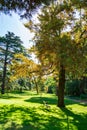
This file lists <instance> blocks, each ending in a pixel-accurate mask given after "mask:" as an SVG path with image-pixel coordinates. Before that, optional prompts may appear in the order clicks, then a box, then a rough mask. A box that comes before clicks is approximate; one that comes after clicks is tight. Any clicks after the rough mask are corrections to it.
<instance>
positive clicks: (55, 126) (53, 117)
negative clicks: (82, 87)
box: [0, 92, 87, 130]
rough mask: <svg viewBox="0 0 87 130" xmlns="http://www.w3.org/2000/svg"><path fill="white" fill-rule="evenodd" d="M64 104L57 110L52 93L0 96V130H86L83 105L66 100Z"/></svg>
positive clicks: (86, 113) (84, 107)
mask: <svg viewBox="0 0 87 130" xmlns="http://www.w3.org/2000/svg"><path fill="white" fill-rule="evenodd" d="M45 102H47V104H48V105H46V104H45ZM65 103H66V107H65V108H62V109H60V108H58V107H57V106H56V104H57V97H56V96H55V95H53V94H40V95H37V94H36V93H35V92H24V93H22V94H18V93H11V94H5V95H4V96H1V95H0V130H87V105H86V104H80V103H76V102H74V101H72V100H68V99H65Z"/></svg>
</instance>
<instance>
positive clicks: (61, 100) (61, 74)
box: [57, 65, 65, 107]
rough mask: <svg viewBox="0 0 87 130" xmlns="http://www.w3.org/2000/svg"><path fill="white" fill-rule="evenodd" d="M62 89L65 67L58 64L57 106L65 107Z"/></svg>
mask: <svg viewBox="0 0 87 130" xmlns="http://www.w3.org/2000/svg"><path fill="white" fill-rule="evenodd" d="M64 89H65V68H64V66H63V65H60V72H59V85H58V104H57V106H58V107H65V104H64Z"/></svg>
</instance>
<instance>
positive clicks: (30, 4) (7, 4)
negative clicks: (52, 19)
mask: <svg viewBox="0 0 87 130" xmlns="http://www.w3.org/2000/svg"><path fill="white" fill-rule="evenodd" d="M49 3H50V0H37V1H36V0H21V2H20V0H15V1H14V0H11V1H10V0H1V1H0V12H4V13H5V14H11V13H12V11H15V12H17V13H18V14H19V15H20V16H21V17H24V18H28V19H29V18H30V17H31V14H32V12H34V13H35V9H37V8H38V7H39V6H40V5H42V4H43V5H44V4H49Z"/></svg>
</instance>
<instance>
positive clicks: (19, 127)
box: [0, 105, 66, 130]
mask: <svg viewBox="0 0 87 130" xmlns="http://www.w3.org/2000/svg"><path fill="white" fill-rule="evenodd" d="M44 110H45V109H44V108H43V109H42V108H35V107H33V108H26V107H17V106H16V107H15V106H14V105H10V106H3V107H1V111H0V115H1V117H0V130H53V129H54V130H64V128H66V125H65V126H64V125H63V123H64V121H65V120H64V119H63V117H62V118H61V119H59V118H58V117H55V116H54V115H52V113H51V112H52V111H50V112H49V111H44ZM40 111H41V112H40ZM60 116H61V113H60Z"/></svg>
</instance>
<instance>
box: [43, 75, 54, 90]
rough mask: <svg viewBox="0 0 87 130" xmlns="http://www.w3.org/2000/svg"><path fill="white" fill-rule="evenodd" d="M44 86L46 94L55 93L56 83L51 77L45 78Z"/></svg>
mask: <svg viewBox="0 0 87 130" xmlns="http://www.w3.org/2000/svg"><path fill="white" fill-rule="evenodd" d="M44 85H45V86H46V87H47V93H55V91H56V81H55V80H54V79H53V77H47V79H46V81H45V83H44Z"/></svg>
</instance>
